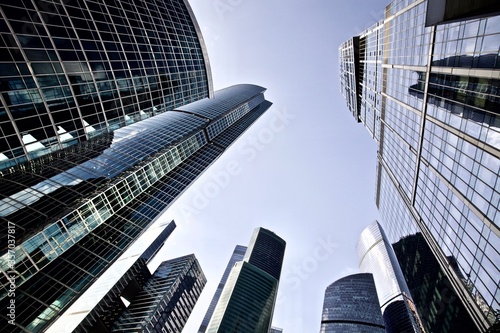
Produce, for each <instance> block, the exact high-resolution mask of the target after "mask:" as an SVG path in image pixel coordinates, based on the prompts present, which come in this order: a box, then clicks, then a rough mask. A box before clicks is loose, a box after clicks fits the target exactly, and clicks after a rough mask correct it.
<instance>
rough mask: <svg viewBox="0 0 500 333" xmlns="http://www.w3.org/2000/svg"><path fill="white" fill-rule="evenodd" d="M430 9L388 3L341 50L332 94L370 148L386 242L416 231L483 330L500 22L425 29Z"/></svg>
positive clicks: (470, 20) (478, 19)
mask: <svg viewBox="0 0 500 333" xmlns="http://www.w3.org/2000/svg"><path fill="white" fill-rule="evenodd" d="M438 2H440V3H444V2H443V1H434V0H429V1H426V0H424V1H422V0H416V1H412V0H410V1H399V0H396V1H393V2H391V3H390V4H388V5H387V6H386V8H385V11H384V17H383V18H382V19H381V20H380V21H379V22H377V23H376V24H374V25H373V26H372V27H370V28H368V29H367V30H365V31H363V32H362V33H361V34H360V35H358V36H354V37H353V38H350V39H349V40H347V41H346V42H345V43H343V44H342V45H341V46H340V48H339V63H340V82H341V92H342V94H343V95H344V97H345V99H346V102H347V106H348V109H349V111H350V112H351V113H352V114H353V116H354V119H355V121H357V122H361V123H362V124H363V125H364V126H365V127H366V128H367V129H368V131H369V133H370V135H371V136H372V137H373V138H374V139H375V140H376V141H377V142H378V163H377V186H376V196H375V197H376V204H377V206H378V208H379V211H380V214H381V216H382V223H383V225H384V228H385V230H386V232H387V236H388V238H389V241H390V242H391V243H396V242H398V241H399V240H400V239H401V238H403V237H406V236H408V235H414V234H416V233H417V232H419V233H421V234H422V236H423V237H424V239H425V241H426V242H427V244H428V246H429V248H430V249H431V251H432V254H433V255H434V256H435V258H436V260H437V262H438V263H439V265H440V266H441V268H442V270H443V272H444V274H446V275H447V278H448V279H449V281H450V284H451V287H452V288H453V289H454V292H455V293H456V294H457V295H458V297H459V298H460V301H461V302H462V304H463V305H464V306H465V308H466V309H467V311H468V312H469V315H470V316H471V317H472V318H473V320H474V322H475V325H476V327H477V329H478V330H480V331H486V329H487V328H488V327H489V326H490V325H491V323H492V322H494V320H495V314H496V311H497V310H498V309H499V308H500V303H499V297H498V295H499V293H500V289H499V281H498V276H500V270H499V269H500V264H499V263H500V254H499V250H498V249H499V248H500V211H499V207H500V202H499V200H500V177H499V173H500V113H499V111H498V110H499V107H498V105H499V101H500V92H499V87H500V58H499V53H498V50H499V45H500V42H499V38H500V16H498V14H497V11H495V10H487V11H486V12H482V13H481V14H480V15H479V14H478V13H477V12H473V11H471V12H468V13H466V14H464V13H462V14H460V15H459V17H456V16H454V14H453V13H452V12H450V13H448V14H450V15H451V16H447V14H445V13H446V11H449V10H452V8H448V7H446V8H445V7H443V10H444V12H442V14H443V15H444V16H443V17H442V18H441V19H438V21H436V22H437V23H439V24H429V22H427V18H428V16H429V15H434V14H437V12H436V11H434V12H429V10H431V11H432V10H433V9H432V8H435V7H432V6H434V5H435V4H436V3H438ZM485 2H486V3H489V7H488V8H490V9H493V8H498V4H497V2H496V1H479V2H477V3H478V4H479V3H485ZM449 3H451V2H449ZM466 3H467V5H470V4H471V2H469V1H467V2H466ZM457 4H458V3H457ZM429 6H430V7H429ZM429 8H431V9H429ZM466 8H467V6H466V5H465V4H464V5H463V7H462V8H461V9H466ZM446 17H448V18H451V17H454V19H453V20H452V21H453V22H450V21H448V19H446ZM439 20H441V21H439ZM451 257H453V258H454V259H455V262H456V265H458V268H459V269H455V268H454V267H453V265H451V264H450V262H449V260H448V258H451ZM457 272H461V274H462V275H463V277H465V278H462V277H461V276H460V274H459V273H457Z"/></svg>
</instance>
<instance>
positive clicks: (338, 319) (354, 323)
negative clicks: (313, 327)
mask: <svg viewBox="0 0 500 333" xmlns="http://www.w3.org/2000/svg"><path fill="white" fill-rule="evenodd" d="M351 332H352V333H355V332H356V333H385V332H386V331H385V328H384V320H383V319H382V312H381V311H380V304H379V301H378V296H377V289H376V288H375V282H374V280H373V275H372V274H370V273H360V274H353V275H349V276H346V277H343V278H341V279H339V280H337V281H335V282H333V283H332V284H331V285H329V286H328V287H327V288H326V290H325V298H324V301H323V314H322V316H321V329H320V333H351Z"/></svg>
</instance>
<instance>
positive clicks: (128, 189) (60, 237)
mask: <svg viewBox="0 0 500 333" xmlns="http://www.w3.org/2000/svg"><path fill="white" fill-rule="evenodd" d="M242 91H246V92H247V93H241V92H242ZM248 91H250V92H251V93H250V94H248ZM264 91H265V89H264V88H262V87H258V86H254V85H239V86H233V87H230V88H226V89H224V90H222V91H221V93H220V94H219V93H216V94H215V97H214V99H208V98H207V99H204V100H202V101H200V102H199V103H197V107H198V108H201V109H203V108H202V107H201V106H200V104H201V105H202V104H204V103H206V105H207V108H214V101H216V103H220V104H221V108H220V109H219V114H218V115H213V116H211V117H212V118H209V117H205V115H203V114H202V112H201V111H195V110H193V111H190V112H187V111H181V110H180V111H169V112H165V113H162V114H160V115H157V116H154V117H151V118H149V119H145V120H143V121H141V122H137V123H134V124H131V125H129V126H126V127H123V128H120V129H117V130H115V131H114V132H113V133H112V134H113V135H112V139H110V140H108V141H107V147H105V148H103V149H102V152H101V153H100V154H97V153H95V154H93V155H94V156H95V157H93V158H91V159H87V160H86V161H84V162H83V163H80V164H77V165H74V166H73V167H72V168H70V169H67V170H65V171H62V172H59V173H55V172H54V171H55V170H57V169H56V168H55V165H57V163H59V161H58V158H57V156H59V154H60V152H55V153H52V154H54V155H55V156H54V155H47V156H48V157H50V159H47V160H45V157H41V159H43V161H42V162H44V165H43V166H44V168H45V169H44V170H47V169H48V171H47V172H50V173H48V174H43V173H42V174H40V173H37V169H36V168H33V169H31V170H30V169H26V167H25V166H24V165H20V166H18V167H17V168H13V173H15V174H16V177H19V179H24V180H25V183H24V184H23V186H19V184H17V186H18V188H17V192H14V194H12V195H10V196H9V197H5V198H4V199H3V200H2V201H1V203H0V205H2V208H3V210H2V214H4V218H5V219H6V220H7V221H16V228H18V229H16V232H17V233H16V237H17V241H18V244H19V245H17V246H16V247H15V249H14V250H13V251H6V253H5V254H4V255H3V257H2V258H1V261H0V265H1V266H0V267H1V268H2V270H3V274H4V275H2V285H3V289H2V290H3V291H2V294H1V296H2V297H3V300H2V301H1V302H9V298H8V297H6V296H7V294H8V288H9V281H8V279H7V276H6V274H8V273H9V270H10V265H12V266H14V267H15V269H16V270H17V273H18V274H19V275H18V278H17V280H16V283H17V289H16V296H17V299H16V303H17V304H19V310H18V311H17V313H16V320H18V324H19V325H22V326H23V327H25V328H26V329H27V330H31V331H37V330H40V329H42V328H43V327H44V326H45V325H46V323H49V322H50V321H51V320H53V319H54V318H55V317H56V316H57V315H58V314H59V312H61V311H62V310H63V309H64V307H66V306H67V305H69V304H70V303H71V302H72V300H73V299H74V298H75V297H78V295H79V294H80V293H81V292H83V291H84V290H85V289H86V288H87V287H88V286H89V285H90V284H91V283H92V282H93V281H95V280H96V279H97V278H98V277H99V275H100V274H101V273H102V272H103V271H104V270H105V269H106V267H109V265H111V264H112V263H113V261H114V260H116V258H117V257H118V256H119V255H120V254H121V253H122V252H123V251H124V250H125V249H126V248H127V247H128V246H129V245H130V244H131V243H132V242H133V241H134V239H136V238H137V236H138V235H140V234H141V233H142V231H143V230H144V229H145V228H147V227H148V226H149V225H150V224H151V223H152V222H153V221H154V220H155V218H156V217H157V216H159V214H160V213H161V212H162V211H163V210H164V209H166V207H168V205H169V204H171V203H172V202H173V200H175V199H176V198H177V196H178V195H179V194H180V193H182V192H183V191H184V190H185V189H186V188H187V186H189V185H190V184H191V183H192V182H193V181H194V180H195V179H196V178H197V177H198V176H199V175H200V174H201V173H202V172H203V171H204V170H205V169H206V168H207V167H208V166H209V165H210V164H211V163H212V162H213V161H214V160H215V159H216V158H217V157H219V156H220V155H221V154H222V153H223V152H224V150H225V149H226V148H227V147H228V146H229V145H230V144H231V143H232V142H234V140H236V138H237V137H238V136H239V135H240V134H241V133H242V132H244V131H245V129H247V128H248V126H250V125H251V124H252V123H253V122H254V121H255V120H256V119H257V118H258V117H259V116H260V115H261V114H262V113H263V112H265V111H266V110H267V109H268V108H269V106H270V105H271V103H269V102H267V101H265V100H264V101H263V102H261V103H256V100H257V101H260V100H262V99H263V98H262V94H263V92H264ZM235 96H236V97H235ZM249 96H250V97H249ZM242 106H243V107H245V108H248V107H249V106H252V107H253V108H252V109H251V110H248V111H247V112H246V113H240V112H239V110H240V109H241V108H242ZM186 108H189V106H186ZM235 110H236V111H235ZM228 115H232V116H234V117H240V118H238V119H237V120H236V121H233V122H232V123H228V124H226V126H227V127H224V128H223V132H221V133H220V134H219V135H218V136H217V137H215V138H213V140H209V139H208V137H207V133H208V132H207V131H206V128H207V126H209V125H210V124H212V123H214V122H217V121H218V120H220V119H225V117H227V116H228ZM91 140H92V139H91ZM87 143H88V141H87V142H86V143H85V144H87ZM84 147H87V146H84ZM52 157H54V158H52ZM28 167H31V164H30V165H28ZM26 170H30V172H31V175H34V177H33V178H35V180H36V181H38V182H34V181H33V178H32V177H26ZM42 172H43V171H42ZM49 176H50V177H49ZM14 217H15V218H14ZM6 226H7V225H4V228H5V227H6ZM17 230H19V231H17ZM21 230H23V231H24V234H23V233H22V231H21ZM5 250H7V249H5ZM13 253H15V261H14V262H12V261H9V259H11V258H13ZM63 267H64V269H62V268H63ZM40 272H42V273H40ZM32 277H36V278H34V279H32ZM47 305H48V306H47ZM37 316H43V318H44V320H38V319H35V318H36V317H37ZM0 317H2V314H0ZM25 325H26V326H25Z"/></svg>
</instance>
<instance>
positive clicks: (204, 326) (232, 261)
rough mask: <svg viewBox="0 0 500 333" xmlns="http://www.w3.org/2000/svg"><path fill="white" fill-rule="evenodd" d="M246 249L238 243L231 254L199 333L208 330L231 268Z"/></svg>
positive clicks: (240, 259)
mask: <svg viewBox="0 0 500 333" xmlns="http://www.w3.org/2000/svg"><path fill="white" fill-rule="evenodd" d="M246 250H247V247H246V246H242V245H236V247H235V248H234V251H233V254H232V255H231V258H229V262H228V263H227V266H226V269H225V270H224V274H223V275H222V278H221V279H220V282H219V284H218V285H217V290H215V294H214V297H213V298H212V301H211V302H210V305H209V307H208V310H207V313H206V314H205V317H203V321H202V322H201V325H200V328H199V329H198V333H205V331H206V330H207V327H208V323H209V322H210V319H212V315H213V314H214V310H215V307H216V306H217V303H218V302H219V298H220V295H221V294H222V290H223V289H224V286H225V285H226V282H227V278H228V277H229V273H231V269H232V268H233V266H234V264H235V263H236V262H237V261H242V260H243V257H244V255H245V252H246Z"/></svg>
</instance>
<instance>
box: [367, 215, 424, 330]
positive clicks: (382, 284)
mask: <svg viewBox="0 0 500 333" xmlns="http://www.w3.org/2000/svg"><path fill="white" fill-rule="evenodd" d="M357 252H358V258H359V268H360V269H361V270H362V271H363V272H364V273H371V274H373V279H374V281H375V286H376V288H377V294H378V299H379V302H380V307H381V311H382V314H383V317H384V324H385V329H386V331H387V333H397V332H408V333H410V332H416V333H422V332H424V331H423V329H422V326H421V322H420V317H419V315H418V313H417V312H416V311H415V306H414V305H413V299H412V297H411V294H410V291H409V289H408V286H407V285H406V281H405V279H404V276H403V273H402V272H401V268H400V267H399V263H398V261H397V258H396V255H395V254H394V250H393V249H392V246H391V244H390V243H389V241H388V239H387V236H386V235H385V233H384V230H383V229H382V227H381V226H380V224H379V223H378V222H377V221H375V222H374V223H373V224H371V225H370V226H368V227H366V228H365V229H364V230H363V232H361V235H360V237H359V241H358V244H357Z"/></svg>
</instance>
